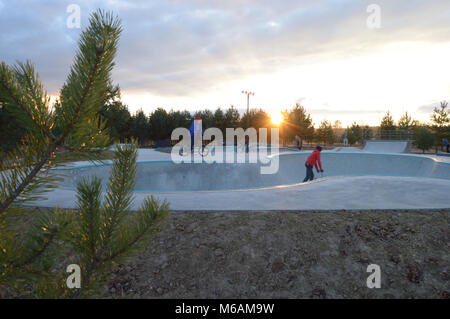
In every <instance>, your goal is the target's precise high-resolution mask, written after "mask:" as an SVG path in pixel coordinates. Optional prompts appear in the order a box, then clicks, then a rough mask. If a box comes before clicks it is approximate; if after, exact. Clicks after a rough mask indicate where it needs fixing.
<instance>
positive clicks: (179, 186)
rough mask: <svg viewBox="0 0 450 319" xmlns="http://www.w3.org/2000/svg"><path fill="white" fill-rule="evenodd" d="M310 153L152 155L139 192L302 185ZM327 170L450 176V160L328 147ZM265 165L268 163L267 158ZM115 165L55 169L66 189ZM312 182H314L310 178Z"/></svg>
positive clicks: (330, 175)
mask: <svg viewBox="0 0 450 319" xmlns="http://www.w3.org/2000/svg"><path fill="white" fill-rule="evenodd" d="M308 155H309V154H308V153H288V154H279V155H274V156H271V161H273V162H276V161H277V160H278V161H279V169H278V171H277V173H275V174H268V175H265V174H261V170H260V168H261V165H264V164H259V163H252V164H249V163H245V164H227V163H214V164H208V163H182V164H176V163H173V162H171V161H148V162H139V163H138V164H137V174H136V186H135V191H136V192H193V191H194V192H199V191H230V190H248V189H262V188H273V187H275V188H280V187H290V186H294V185H298V184H299V183H301V182H302V181H303V178H304V177H305V166H304V163H305V160H306V158H307V156H308ZM322 164H323V167H324V170H325V174H324V175H323V176H320V175H319V176H318V175H317V174H316V177H318V179H317V180H316V181H315V182H320V181H321V180H322V181H324V180H329V179H338V178H342V177H347V176H393V177H398V178H401V177H422V178H437V179H446V180H450V163H449V162H440V161H437V160H435V159H433V158H431V157H426V156H417V155H402V154H371V153H335V152H323V153H322ZM264 166H267V164H265V165H264ZM110 169H111V165H108V164H102V165H88V166H82V167H69V168H64V169H58V170H55V173H58V174H61V175H63V180H62V182H61V184H60V187H61V188H62V189H71V190H75V189H76V184H77V182H79V181H80V180H81V178H83V177H87V176H91V175H96V176H98V177H100V178H102V180H103V183H104V184H105V185H106V182H107V179H108V176H109V173H110ZM304 185H305V187H307V185H308V184H304Z"/></svg>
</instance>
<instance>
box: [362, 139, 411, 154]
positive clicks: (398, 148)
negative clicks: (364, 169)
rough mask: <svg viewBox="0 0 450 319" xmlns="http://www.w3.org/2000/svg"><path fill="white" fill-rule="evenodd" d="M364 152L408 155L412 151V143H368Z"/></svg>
mask: <svg viewBox="0 0 450 319" xmlns="http://www.w3.org/2000/svg"><path fill="white" fill-rule="evenodd" d="M362 151H363V152H366V153H407V152H409V151H410V142H408V141H367V142H366V145H365V146H364V148H363V150H362Z"/></svg>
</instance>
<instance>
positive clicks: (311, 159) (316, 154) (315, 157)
mask: <svg viewBox="0 0 450 319" xmlns="http://www.w3.org/2000/svg"><path fill="white" fill-rule="evenodd" d="M321 151H322V147H321V146H316V149H315V150H314V151H313V152H312V153H311V155H309V156H308V159H307V160H306V162H305V166H306V177H305V179H304V180H303V183H305V182H307V181H308V180H310V181H312V180H313V179H314V173H313V166H315V167H316V170H317V173H319V172H322V173H323V169H322V162H321V161H320V152H321ZM317 163H319V166H317ZM319 167H320V171H319Z"/></svg>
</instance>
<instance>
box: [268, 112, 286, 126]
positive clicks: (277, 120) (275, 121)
mask: <svg viewBox="0 0 450 319" xmlns="http://www.w3.org/2000/svg"><path fill="white" fill-rule="evenodd" d="M270 117H271V119H272V123H273V124H275V125H280V124H281V122H283V115H281V113H273V114H271V116H270Z"/></svg>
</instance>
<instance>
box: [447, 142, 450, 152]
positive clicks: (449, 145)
mask: <svg viewBox="0 0 450 319" xmlns="http://www.w3.org/2000/svg"><path fill="white" fill-rule="evenodd" d="M449 147H450V144H448V145H447V153H450V151H449V150H448V149H449Z"/></svg>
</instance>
